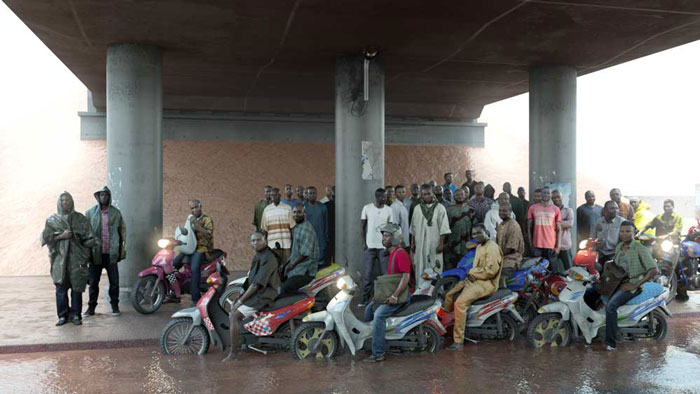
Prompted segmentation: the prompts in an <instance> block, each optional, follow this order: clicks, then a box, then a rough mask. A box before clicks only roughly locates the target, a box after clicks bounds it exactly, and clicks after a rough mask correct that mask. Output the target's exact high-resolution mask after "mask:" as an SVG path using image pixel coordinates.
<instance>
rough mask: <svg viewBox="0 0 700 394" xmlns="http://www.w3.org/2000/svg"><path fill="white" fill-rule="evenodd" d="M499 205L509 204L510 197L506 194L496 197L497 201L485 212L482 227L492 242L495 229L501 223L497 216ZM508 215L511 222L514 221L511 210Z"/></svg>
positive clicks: (494, 237)
mask: <svg viewBox="0 0 700 394" xmlns="http://www.w3.org/2000/svg"><path fill="white" fill-rule="evenodd" d="M501 204H510V196H509V195H508V193H505V192H504V193H501V194H499V195H498V201H496V202H494V203H493V204H491V209H490V210H489V211H488V212H486V217H484V227H486V232H487V235H488V237H489V238H491V240H492V241H495V240H496V232H497V227H498V225H499V224H500V223H501V217H500V216H499V213H498V212H499V207H500V205H501ZM510 215H511V217H512V219H513V220H515V214H513V211H512V210H511V212H510Z"/></svg>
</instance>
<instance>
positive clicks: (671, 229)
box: [639, 199, 683, 237]
mask: <svg viewBox="0 0 700 394" xmlns="http://www.w3.org/2000/svg"><path fill="white" fill-rule="evenodd" d="M674 207H675V204H674V203H673V200H671V199H669V200H666V201H664V213H662V214H661V215H658V216H656V217H655V218H654V219H653V220H652V221H651V222H649V223H648V224H647V225H646V226H644V228H642V230H641V231H639V234H643V233H644V232H645V231H647V230H648V229H651V228H653V229H656V236H657V237H661V236H664V235H667V234H673V235H676V236H678V235H680V234H681V231H683V218H682V217H681V215H678V214H676V213H674V212H673V208H674Z"/></svg>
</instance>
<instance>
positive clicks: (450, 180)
mask: <svg viewBox="0 0 700 394" xmlns="http://www.w3.org/2000/svg"><path fill="white" fill-rule="evenodd" d="M454 180H455V174H453V173H451V172H448V173H446V174H445V184H444V185H443V188H445V189H450V191H451V192H452V195H454V192H456V191H457V189H459V186H457V185H455V184H454ZM449 200H450V201H452V198H450V199H449Z"/></svg>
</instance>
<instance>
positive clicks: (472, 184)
mask: <svg viewBox="0 0 700 394" xmlns="http://www.w3.org/2000/svg"><path fill="white" fill-rule="evenodd" d="M473 175H474V172H473V171H472V170H467V171H465V172H464V176H465V177H467V181H466V182H464V183H466V184H467V187H469V195H470V196H473V195H474V194H475V193H476V183H477V182H476V181H475V180H474V178H473Z"/></svg>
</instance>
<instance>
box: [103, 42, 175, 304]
mask: <svg viewBox="0 0 700 394" xmlns="http://www.w3.org/2000/svg"><path fill="white" fill-rule="evenodd" d="M162 59H163V56H162V52H161V50H160V49H159V48H157V47H154V46H149V45H138V44H112V45H110V46H109V47H108V48H107V185H108V186H109V188H110V189H111V190H112V204H113V205H114V206H115V207H117V208H119V209H120V210H121V212H122V215H123V216H124V221H125V222H126V227H127V240H126V245H127V259H126V261H124V262H121V263H119V282H120V286H121V289H122V291H123V292H129V291H130V290H131V285H132V284H133V283H134V281H135V279H136V276H137V274H138V272H139V271H141V270H142V269H144V268H146V267H148V266H149V265H150V262H151V259H152V258H153V253H154V252H155V250H156V249H157V245H156V242H157V241H158V238H160V237H161V236H162V225H163V142H162V140H163V138H162V130H161V121H162V118H163V101H162V97H163V92H162V90H163V88H162V86H163V83H162V63H163V60H162ZM96 189H97V187H96ZM126 301H127V299H126V298H125V297H124V296H122V297H120V302H122V303H123V302H126Z"/></svg>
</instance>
